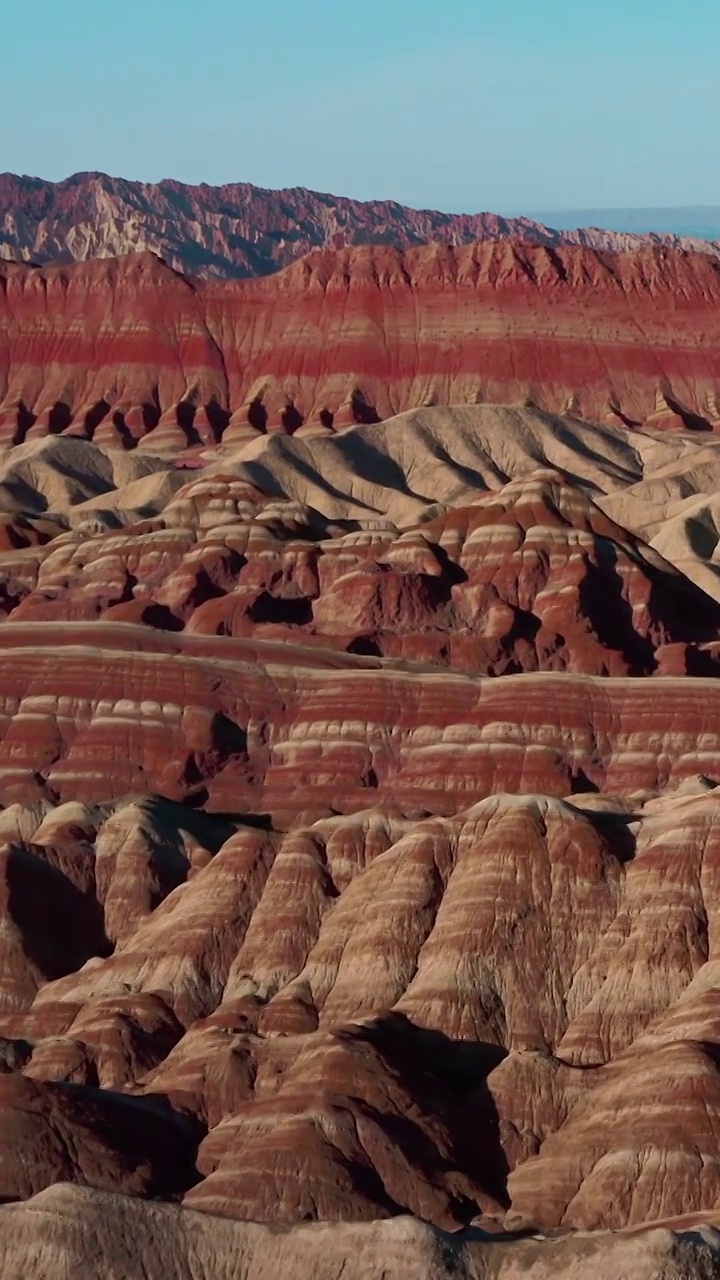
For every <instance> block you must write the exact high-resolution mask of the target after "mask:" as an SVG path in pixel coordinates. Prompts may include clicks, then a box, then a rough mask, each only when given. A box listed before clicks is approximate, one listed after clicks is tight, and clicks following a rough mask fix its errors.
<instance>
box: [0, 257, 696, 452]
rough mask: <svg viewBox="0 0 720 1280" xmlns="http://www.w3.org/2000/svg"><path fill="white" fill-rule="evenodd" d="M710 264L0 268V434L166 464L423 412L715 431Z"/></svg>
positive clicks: (409, 261)
mask: <svg viewBox="0 0 720 1280" xmlns="http://www.w3.org/2000/svg"><path fill="white" fill-rule="evenodd" d="M719 298H720V263H718V260H717V258H715V257H714V256H712V255H709V254H702V253H692V252H688V251H684V250H671V249H665V248H657V247H644V248H641V249H637V250H634V251H631V252H627V253H621V254H617V255H612V254H607V253H602V252H598V251H594V250H590V249H586V248H584V247H578V246H572V247H567V248H560V249H554V248H547V247H544V246H532V245H524V244H517V243H514V242H509V241H508V242H504V241H495V242H485V243H480V244H476V245H467V246H464V247H461V248H457V249H455V248H452V247H451V246H448V245H430V246H426V247H423V248H418V249H412V250H409V251H407V252H406V253H403V252H402V251H400V250H396V249H390V248H372V247H363V248H357V249H348V250H339V251H329V250H328V251H317V252H315V253H312V254H310V255H309V256H308V257H307V258H305V259H303V260H301V261H299V262H296V263H293V264H292V265H291V266H289V267H288V268H286V269H285V270H284V271H282V272H280V273H279V274H277V275H274V276H269V277H267V278H264V279H256V280H248V281H233V282H210V283H206V284H198V283H194V282H193V281H192V280H190V279H189V278H185V277H183V276H181V275H179V274H177V273H176V272H175V271H173V270H172V269H171V268H170V267H168V266H166V265H165V264H164V263H163V262H161V261H160V260H159V259H158V258H156V257H155V256H154V255H152V254H149V253H144V254H137V255H130V256H128V257H125V258H120V259H100V260H95V261H89V262H85V263H80V264H77V265H73V266H68V267H52V266H48V267H42V268H37V267H28V266H24V265H23V266H21V265H17V264H12V263H8V264H0V428H1V431H2V438H3V439H4V440H5V441H6V442H19V441H22V440H25V439H32V438H33V437H35V436H38V435H45V434H48V433H50V434H57V433H62V432H71V433H73V434H80V435H82V436H84V437H86V438H88V437H92V438H93V439H95V440H97V441H98V442H99V443H104V444H108V443H110V444H114V445H122V446H124V447H134V446H135V445H136V444H137V443H138V442H140V441H144V440H145V438H146V437H148V436H149V437H150V439H151V440H152V441H153V447H155V448H163V449H169V450H173V449H174V450H178V449H183V448H187V447H188V446H189V445H193V444H201V443H208V444H212V443H213V442H217V440H219V439H222V440H223V441H225V442H226V443H232V444H237V443H238V442H242V441H247V440H248V439H252V438H254V437H255V438H256V437H257V436H258V435H259V434H262V433H263V432H265V431H267V430H279V431H286V432H294V431H297V430H300V429H302V430H304V431H306V432H307V431H321V432H329V431H333V430H337V429H338V428H341V427H345V426H347V425H350V424H353V423H358V422H360V423H362V422H372V421H376V420H378V418H382V419H384V418H387V417H389V416H391V415H392V414H396V413H399V412H401V411H403V410H407V409H413V408H417V407H420V406H422V405H432V404H440V405H442V404H445V405H447V404H455V405H457V404H483V403H490V404H497V403H506V402H511V403H520V404H522V403H533V404H535V405H537V406H539V407H540V408H544V409H548V410H552V411H554V412H572V413H575V414H578V415H580V416H583V417H585V418H589V419H595V420H600V421H606V422H609V423H614V424H621V423H623V422H624V423H629V424H633V423H636V424H638V423H644V424H648V425H651V426H653V425H654V426H658V427H666V426H673V425H674V426H686V427H699V428H704V429H709V428H711V427H713V426H714V425H715V424H716V422H717V421H718V419H719V418H720V411H719V409H718V404H719V403H720V402H719V401H718V395H719V394H720V330H719V328H718V321H717V319H716V316H717V314H718V299H719Z"/></svg>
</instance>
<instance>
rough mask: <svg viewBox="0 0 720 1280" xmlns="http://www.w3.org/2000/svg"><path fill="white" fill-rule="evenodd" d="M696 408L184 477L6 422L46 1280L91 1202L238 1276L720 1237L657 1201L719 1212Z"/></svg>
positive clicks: (712, 700)
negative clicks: (23, 435) (628, 421)
mask: <svg viewBox="0 0 720 1280" xmlns="http://www.w3.org/2000/svg"><path fill="white" fill-rule="evenodd" d="M182 287H183V288H184V287H185V285H183V286H182ZM696 439H697V437H696V436H694V435H693V434H691V433H687V432H685V433H683V432H675V433H661V432H640V431H636V430H634V429H632V428H626V427H618V428H610V427H608V426H602V425H594V426H591V425H588V424H584V423H582V422H580V421H579V420H577V419H568V418H565V419H563V418H557V417H552V416H550V415H548V414H543V413H541V412H540V411H537V410H530V409H525V410H509V409H504V410H497V411H495V410H492V409H489V408H487V407H480V406H474V407H469V408H466V409H464V410H455V411H443V410H439V409H436V410H432V409H426V410H423V411H420V412H418V413H415V414H409V415H406V416H405V417H404V418H400V419H397V420H394V421H391V422H388V423H382V424H376V425H371V426H367V427H357V428H355V429H354V430H352V431H350V432H348V433H346V434H339V435H337V436H331V437H328V436H319V437H317V438H313V437H312V436H307V435H305V436H303V435H297V434H296V435H295V436H293V437H289V436H282V437H280V436H277V437H275V438H272V439H263V440H261V441H260V442H259V443H258V442H257V441H256V442H254V443H251V444H250V445H246V446H238V447H237V448H236V449H232V448H226V449H225V451H224V452H219V451H217V450H209V451H208V453H207V456H204V457H202V458H201V459H200V461H201V462H202V463H203V464H204V465H203V466H202V467H201V469H200V470H199V471H198V472H195V473H187V472H184V471H182V470H179V469H177V468H176V467H175V466H174V465H173V462H172V460H171V459H165V460H164V461H163V459H162V458H161V457H160V456H158V455H156V454H153V453H152V451H151V450H150V448H144V449H138V450H132V451H125V450H113V449H112V448H111V447H110V446H108V445H107V444H106V445H104V446H102V445H100V444H97V443H96V442H95V441H87V440H83V439H73V438H71V437H62V438H49V439H44V438H42V439H37V440H29V441H27V442H26V443H25V444H23V445H22V446H18V447H17V448H15V449H11V450H9V451H8V452H7V454H6V455H5V457H4V458H3V459H2V463H1V467H0V514H2V513H3V512H4V514H5V516H6V517H7V523H6V526H5V527H6V528H8V529H9V530H12V531H13V532H12V537H11V536H8V540H7V541H8V545H7V546H5V547H4V548H3V549H2V551H0V587H1V588H2V602H3V617H2V621H0V802H1V803H2V806H3V807H2V809H1V810H0V1086H1V1087H0V1140H1V1141H2V1146H3V1153H4V1155H3V1161H2V1167H1V1168H0V1174H1V1175H2V1186H0V1197H2V1198H4V1199H6V1200H9V1201H13V1200H23V1199H25V1198H28V1197H35V1198H34V1199H33V1200H32V1208H31V1209H28V1210H25V1208H24V1206H23V1205H21V1204H18V1205H14V1206H13V1205H10V1206H9V1207H6V1208H5V1209H0V1214H2V1215H3V1217H2V1221H1V1222H0V1227H3V1228H4V1230H2V1231H0V1251H1V1250H2V1249H4V1248H7V1250H8V1254H9V1255H10V1253H11V1252H12V1257H14V1258H16V1259H20V1261H18V1262H13V1264H12V1265H14V1266H16V1268H17V1267H24V1270H22V1271H21V1272H18V1274H22V1275H23V1276H26V1275H30V1276H31V1277H34V1275H35V1274H36V1273H35V1272H33V1270H32V1267H30V1264H29V1262H28V1257H31V1258H35V1259H37V1258H38V1257H39V1258H43V1257H44V1252H43V1251H44V1250H45V1243H44V1237H42V1239H40V1240H39V1239H38V1236H37V1227H36V1226H35V1227H34V1226H33V1223H36V1224H37V1223H38V1222H40V1221H41V1220H42V1221H43V1222H44V1221H45V1218H44V1217H43V1216H42V1215H44V1214H45V1213H47V1214H48V1215H49V1218H50V1220H51V1222H52V1224H53V1225H52V1231H49V1233H48V1240H50V1239H52V1240H54V1241H57V1242H60V1243H58V1245H57V1250H56V1252H57V1251H58V1250H59V1252H58V1258H59V1260H58V1261H57V1264H56V1263H55V1262H54V1261H53V1262H52V1265H50V1264H48V1266H47V1267H46V1268H45V1270H44V1271H43V1272H42V1275H43V1280H47V1277H51V1278H52V1277H53V1276H54V1275H57V1277H58V1280H65V1276H66V1273H67V1268H68V1267H70V1266H71V1264H72V1265H74V1263H73V1259H74V1258H75V1257H76V1256H77V1254H78V1252H80V1253H82V1250H83V1249H84V1248H86V1241H87V1233H88V1232H90V1231H91V1230H93V1228H94V1227H95V1226H96V1225H98V1218H102V1219H103V1225H102V1230H101V1235H102V1244H101V1246H99V1247H100V1248H101V1256H102V1258H103V1259H104V1261H103V1264H102V1265H104V1266H106V1269H107V1270H108V1274H109V1273H110V1270H112V1268H115V1270H116V1271H117V1270H118V1268H119V1269H120V1270H121V1271H122V1272H123V1274H127V1275H134V1274H137V1275H138V1276H141V1275H142V1276H146V1277H147V1276H149V1277H153V1276H154V1275H155V1273H156V1272H157V1270H158V1267H162V1266H164V1267H165V1272H163V1271H162V1270H161V1271H160V1272H159V1274H163V1275H164V1274H165V1273H166V1272H167V1268H168V1265H169V1262H168V1259H171V1260H172V1266H174V1267H175V1271H174V1272H173V1274H176V1275H177V1277H178V1280H190V1278H191V1277H192V1280H196V1277H197V1276H203V1275H204V1274H207V1276H208V1280H210V1277H211V1276H212V1277H213V1280H216V1277H217V1276H218V1275H222V1274H223V1272H222V1267H223V1266H225V1259H226V1251H227V1250H234V1251H235V1253H234V1254H233V1257H234V1258H237V1256H241V1257H242V1258H243V1259H244V1260H245V1261H244V1262H243V1265H244V1266H245V1267H246V1271H247V1274H248V1276H253V1275H254V1274H255V1273H254V1272H253V1270H252V1268H253V1267H255V1266H256V1265H257V1267H260V1268H265V1270H264V1271H263V1270H262V1269H261V1270H259V1271H258V1272H257V1274H258V1280H262V1277H263V1276H264V1275H267V1274H268V1271H267V1268H268V1267H269V1266H271V1265H272V1267H273V1268H274V1267H275V1266H276V1262H268V1261H267V1258H271V1259H274V1258H275V1256H276V1255H275V1254H274V1253H273V1249H274V1248H275V1246H276V1244H277V1242H278V1241H279V1242H281V1244H282V1249H283V1250H285V1252H282V1251H281V1252H280V1253H279V1254H278V1255H277V1259H278V1260H277V1265H280V1261H281V1260H283V1259H284V1265H287V1267H290V1268H295V1270H294V1272H292V1273H293V1274H297V1275H301V1276H302V1275H305V1274H307V1275H317V1274H324V1273H323V1272H322V1270H321V1268H322V1267H323V1266H325V1261H324V1260H323V1259H324V1256H325V1255H324V1253H323V1251H324V1250H325V1249H326V1248H327V1250H328V1258H329V1259H330V1260H331V1261H328V1267H330V1266H332V1267H333V1268H334V1270H332V1269H331V1270H329V1271H328V1273H327V1274H328V1277H331V1276H332V1277H334V1276H336V1275H337V1274H338V1272H339V1270H340V1269H342V1267H343V1265H345V1264H346V1265H345V1274H347V1275H352V1274H353V1272H352V1267H353V1266H355V1265H356V1264H357V1266H360V1262H359V1261H358V1259H361V1260H362V1259H364V1263H363V1265H365V1267H366V1271H365V1274H370V1275H372V1274H375V1272H377V1273H378V1275H380V1274H382V1269H383V1267H384V1269H385V1272H386V1274H392V1266H394V1265H395V1263H394V1262H393V1258H394V1257H395V1256H396V1254H395V1252H394V1250H396V1249H397V1251H398V1252H397V1256H398V1257H400V1256H401V1255H402V1256H403V1257H404V1259H405V1262H404V1265H405V1268H406V1269H405V1271H399V1272H398V1275H400V1274H403V1275H405V1274H407V1257H408V1253H407V1251H408V1250H410V1251H411V1252H412V1249H415V1250H416V1252H415V1253H413V1254H412V1256H413V1258H415V1259H416V1261H415V1262H414V1263H413V1266H414V1267H415V1271H414V1274H417V1275H428V1276H429V1277H431V1278H433V1277H437V1278H438V1280H444V1277H445V1276H446V1275H448V1274H455V1275H467V1276H468V1280H470V1277H478V1276H481V1277H482V1276H488V1277H493V1276H500V1277H501V1276H507V1277H512V1276H515V1275H522V1274H528V1268H529V1267H531V1266H532V1268H535V1267H537V1274H538V1275H542V1274H543V1271H547V1269H548V1268H550V1269H551V1270H552V1271H553V1274H556V1273H557V1274H558V1275H560V1276H562V1275H563V1268H565V1274H567V1275H568V1276H573V1277H577V1276H581V1275H582V1274H583V1271H582V1268H583V1267H585V1268H586V1273H587V1274H588V1275H589V1274H590V1272H589V1271H588V1270H587V1269H588V1268H589V1267H590V1265H591V1264H592V1267H593V1268H594V1271H593V1275H596V1274H597V1273H598V1269H600V1272H601V1273H602V1274H606V1273H607V1274H612V1273H613V1272H612V1268H613V1267H615V1269H616V1271H617V1274H618V1275H623V1274H627V1275H628V1276H631V1275H632V1276H636V1275H640V1276H642V1275H643V1274H647V1276H648V1277H651V1276H653V1277H655V1276H656V1275H658V1274H662V1275H667V1276H674V1275H676V1276H677V1277H678V1278H679V1277H687V1276H688V1275H690V1276H693V1277H694V1276H695V1275H697V1276H699V1277H703V1280H705V1277H706V1276H707V1277H709V1276H710V1275H712V1274H713V1269H714V1268H716V1265H717V1261H716V1256H715V1250H716V1239H715V1235H714V1234H713V1233H712V1232H711V1231H710V1230H709V1229H707V1230H705V1228H703V1231H700V1232H697V1233H695V1234H694V1235H688V1234H687V1232H686V1231H685V1228H689V1227H690V1226H692V1225H693V1224H697V1223H701V1224H702V1223H705V1224H707V1223H710V1222H714V1221H716V1220H717V1215H718V1213H720V1169H719V1167H718V1140H719V1138H718V1135H719V1133H720V1128H719V1126H720V1119H719V1117H720V1051H719V1050H718V1046H719V1045H720V1003H719V999H718V992H719V991H720V963H719V957H718V955H717V950H718V940H719V939H720V927H719V926H720V916H719V911H720V882H719V881H718V875H719V874H720V871H719V868H720V860H719V859H718V856H717V855H718V851H719V850H720V844H719V843H718V838H717V837H716V832H717V831H718V830H720V826H719V824H718V816H719V811H718V805H720V786H718V780H719V779H720V683H719V682H718V680H717V675H716V672H717V663H718V660H719V657H718V655H719V654H720V612H719V610H720V604H718V601H717V596H718V595H719V594H720V590H719V589H718V585H717V568H716V563H715V561H716V555H715V547H716V543H717V535H716V534H713V529H714V527H715V526H714V525H713V523H712V521H713V510H714V507H713V502H714V499H713V497H712V495H713V492H714V491H715V490H716V489H717V488H718V486H719V483H720V441H718V440H717V439H716V438H714V437H712V436H710V437H709V438H708V439H706V440H705V442H704V443H703V446H702V448H698V447H697V445H696V443H695V442H696ZM698 530H701V531H704V536H699V534H698ZM661 551H662V554H661ZM690 575H692V580H691V576H690ZM705 588H707V589H705ZM60 1182H62V1183H67V1182H70V1183H75V1184H78V1188H79V1187H85V1188H87V1187H93V1188H98V1187H100V1188H103V1189H106V1190H107V1191H108V1192H112V1193H117V1192H124V1193H126V1195H127V1196H128V1197H144V1198H148V1197H150V1198H153V1197H154V1198H162V1199H165V1200H174V1201H180V1200H182V1202H183V1205H184V1208H183V1209H180V1208H179V1207H178V1206H177V1205H164V1206H163V1205H157V1204H155V1205H138V1204H137V1203H136V1202H135V1201H134V1200H133V1199H130V1198H128V1199H125V1198H123V1196H119V1195H114V1196H113V1197H112V1198H109V1199H105V1198H104V1197H103V1196H102V1195H101V1194H100V1192H98V1191H97V1190H93V1191H89V1190H84V1191H81V1190H79V1189H78V1188H76V1189H75V1190H73V1189H67V1188H66V1187H57V1186H56V1185H55V1184H57V1183H60ZM46 1188H50V1190H49V1191H45V1190H44V1189H46ZM38 1193H41V1194H40V1195H39V1197H38ZM48 1206H49V1207H48ZM103 1206H106V1207H107V1206H112V1215H108V1213H107V1212H105V1210H104V1209H103ZM406 1215H411V1222H410V1223H408V1221H407V1219H406ZM678 1215H680V1216H681V1218H682V1221H681V1223H679V1224H676V1228H677V1229H676V1230H675V1229H673V1230H671V1229H670V1228H667V1229H666V1228H664V1227H663V1228H656V1229H654V1230H653V1231H652V1232H649V1233H648V1232H646V1231H642V1232H639V1233H638V1234H637V1235H635V1234H633V1235H628V1234H626V1233H625V1229H626V1228H628V1227H633V1228H635V1227H640V1226H642V1225H643V1224H645V1223H647V1222H648V1221H654V1222H657V1221H661V1222H665V1223H670V1225H671V1226H672V1220H673V1219H675V1218H676V1217H678ZM108 1216H110V1217H111V1219H112V1221H110V1222H109V1223H108V1226H107V1230H106V1228H105V1219H106V1218H108ZM387 1219H396V1221H385V1220H387ZM307 1220H317V1222H318V1223H319V1224H323V1222H324V1224H325V1225H324V1226H323V1225H317V1226H315V1227H312V1228H311V1227H302V1226H298V1224H299V1223H301V1222H303V1221H307ZM419 1220H423V1221H422V1223H420V1222H419ZM120 1222H122V1223H123V1224H126V1229H127V1231H130V1232H131V1239H132V1244H131V1245H130V1246H128V1248H129V1252H126V1254H125V1255H123V1254H122V1250H123V1248H125V1246H124V1245H123V1244H122V1240H121V1238H120V1236H119V1235H118V1230H119V1228H118V1226H117V1224H118V1223H120ZM253 1223H254V1224H263V1223H264V1224H269V1225H270V1226H271V1227H273V1226H274V1227H277V1226H278V1225H282V1226H283V1227H284V1228H291V1229H289V1230H283V1231H282V1232H276V1233H275V1234H271V1235H268V1234H267V1227H265V1228H263V1227H262V1226H261V1225H253ZM328 1224H334V1225H333V1226H330V1225H328ZM350 1224H354V1225H350ZM427 1224H431V1225H427ZM471 1224H475V1226H474V1227H473V1226H472V1225H471ZM478 1224H480V1225H481V1226H482V1225H484V1227H485V1228H487V1229H488V1230H490V1229H492V1230H493V1231H496V1232H498V1231H503V1230H504V1231H506V1232H507V1231H508V1230H510V1229H513V1230H516V1231H517V1232H518V1233H519V1236H522V1237H523V1238H518V1239H515V1240H511V1239H510V1238H509V1237H508V1236H507V1235H505V1236H504V1238H503V1243H502V1244H496V1245H493V1244H492V1243H490V1242H488V1241H487V1240H486V1239H485V1238H484V1237H482V1236H481V1235H480V1234H478V1233H477V1230H476V1228H477V1225H478ZM608 1228H611V1229H613V1231H619V1232H620V1234H619V1235H617V1236H612V1237H605V1236H603V1235H598V1236H592V1237H585V1236H577V1235H574V1234H571V1235H568V1236H566V1235H565V1234H564V1233H565V1232H570V1233H576V1232H582V1231H593V1232H595V1231H600V1232H602V1231H603V1230H605V1229H608ZM123 1229H125V1228H123ZM543 1231H546V1232H551V1233H553V1232H557V1231H559V1232H561V1234H560V1235H559V1236H558V1237H557V1238H552V1239H547V1240H534V1239H529V1238H527V1239H526V1238H524V1236H525V1235H531V1234H532V1232H536V1233H537V1232H543ZM345 1232H347V1233H348V1234H347V1235H345V1234H343V1233H345ZM446 1232H447V1233H454V1232H460V1235H459V1236H457V1237H453V1236H451V1235H449V1234H448V1235H446V1234H444V1233H446ZM703 1232H704V1234H703ZM163 1233H164V1234H163ZM208 1233H210V1234H209V1235H208ZM324 1233H325V1234H324ZM333 1233H335V1234H333ZM158 1234H162V1235H163V1238H164V1242H165V1243H164V1253H163V1256H162V1258H161V1257H160V1255H159V1254H157V1238H158ZM321 1236H322V1240H321ZM6 1237H8V1238H9V1239H10V1240H11V1242H14V1243H13V1244H11V1245H6V1244H5V1239H6ZM63 1241H64V1242H65V1243H63V1244H62V1248H61V1247H60V1244H61V1243H62V1242H63ZM398 1241H399V1242H400V1243H398ZM208 1242H210V1243H208ZM220 1242H224V1243H220ZM318 1242H320V1243H318ZM413 1242H415V1243H413ZM401 1246H402V1248H401ZM48 1247H49V1246H48ZM277 1247H278V1249H279V1248H280V1244H277ZM403 1249H404V1250H405V1253H404V1254H403ZM33 1250H34V1251H35V1252H34V1253H33ZM154 1250H155V1252H153V1251H154ZM208 1250H209V1252H208ZM296 1251H297V1252H296ZM320 1255H322V1256H320ZM121 1257H125V1258H126V1261H124V1262H120V1261H119V1259H120V1258H121ZM261 1257H262V1258H264V1259H265V1261H257V1259H260V1258H261ZM378 1260H381V1261H378ZM156 1263H157V1265H156ZM381 1263H382V1265H381ZM32 1265H33V1266H35V1267H36V1268H37V1267H38V1266H40V1265H41V1263H38V1262H37V1261H35V1262H33V1264H32ZM42 1265H43V1266H44V1263H42ZM3 1266H4V1261H3ZM398 1266H400V1263H399V1262H398ZM53 1267H55V1271H53V1269H52V1268H53ZM63 1267H65V1271H63V1269H62V1268H63ZM643 1267H645V1268H646V1271H645V1273H643V1270H642V1268H643ZM133 1268H135V1270H133ZM303 1268H304V1270H303ZM319 1268H320V1269H319ZM373 1268H375V1271H373ZM603 1268H605V1270H603ZM607 1268H610V1270H609V1271H608V1270H607ZM623 1268H625V1270H624V1271H623ZM663 1268H664V1270H663ZM673 1268H674V1270H673ZM693 1268H694V1270H693ZM0 1269H2V1268H0ZM523 1269H524V1270H523ZM8 1274H9V1275H13V1274H14V1273H13V1271H12V1270H11V1269H10V1270H9V1271H8ZM361 1274H362V1272H361ZM529 1274H531V1275H532V1270H530V1272H529ZM3 1275H4V1272H3Z"/></svg>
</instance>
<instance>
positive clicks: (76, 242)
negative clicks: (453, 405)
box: [0, 173, 708, 279]
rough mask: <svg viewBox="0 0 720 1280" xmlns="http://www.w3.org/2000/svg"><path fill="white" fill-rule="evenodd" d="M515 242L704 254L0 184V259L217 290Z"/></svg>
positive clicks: (494, 227)
mask: <svg viewBox="0 0 720 1280" xmlns="http://www.w3.org/2000/svg"><path fill="white" fill-rule="evenodd" d="M508 238H516V239H521V240H525V241H529V242H531V243H533V244H545V245H551V246H557V245H563V244H581V245H586V246H588V247H590V248H594V249H610V250H621V249H629V248H632V247H637V246H638V245H640V244H642V243H648V242H652V241H654V242H655V243H665V244H674V245H676V246H682V245H685V247H690V246H691V245H692V244H695V247H697V248H700V249H702V250H707V248H708V246H707V245H705V244H704V242H702V241H698V242H692V241H683V240H682V239H681V238H679V237H677V236H647V237H646V236H637V235H629V234H625V233H621V232H612V231H602V230H599V229H597V228H585V229H582V230H578V231H555V230H553V229H552V228H550V227H545V226H542V225H541V224H540V223H537V222H533V221H531V220H530V219H529V218H503V217H498V216H497V215H496V214H492V213H479V214H446V213H438V212H435V211H433V210H427V209H423V210H418V209H408V208H405V207H404V206H403V205H400V204H397V203H395V202H394V201H391V200H375V201H367V202H365V201H360V200H349V199H346V198H343V197H340V196H331V195H324V194H321V193H320V192H317V191H307V190H305V189H304V188H302V187H294V188H290V189H288V190H285V191H266V190H264V189H262V188H260V187H254V186H252V185H251V184H250V183H247V182H244V183H233V184H229V185H227V186H222V187H211V186H207V185H206V184H202V185H201V186H189V185H187V184H185V183H182V182H174V181H172V180H167V181H164V182H159V183H143V182H129V181H126V180H125V179H122V178H111V177H108V175H107V174H103V173H76V174H74V175H73V176H72V177H71V178H67V179H66V180H65V181H64V182H57V183H53V182H44V181H43V180H42V179H40V178H29V177H19V176H17V175H16V174H11V173H6V174H2V175H0V257H5V258H10V259H15V260H16V261H19V262H39V263H45V262H73V261H85V260H86V259H87V258H96V257H102V258H107V257H113V256H116V255H118V254H126V253H137V252H146V251H151V252H153V253H156V254H158V255H159V256H160V257H161V258H163V259H164V260H165V261H166V262H167V263H168V264H169V265H170V266H172V267H174V268H175V269H176V270H178V271H183V272H185V273H187V274H190V275H194V276H200V277H206V278H210V277H213V276H220V277H224V278H227V279H233V278H238V277H246V276H256V275H267V274H268V273H270V272H272V271H277V270H278V268H280V267H285V266H287V265H288V264H289V263H290V262H293V261H294V260H295V259H296V258H300V257H302V256H303V255H304V254H306V253H309V252H310V250H311V249H340V248H346V247H349V246H353V245H367V244H377V245H383V244H384V245H390V246H393V247H394V248H398V249H407V248H411V247H412V246H413V245H421V244H426V243H428V242H429V241H433V240H438V241H444V242H446V243H448V244H452V245H461V244H468V243H470V242H473V241H477V240H487V239H492V240H495V239H508Z"/></svg>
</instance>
